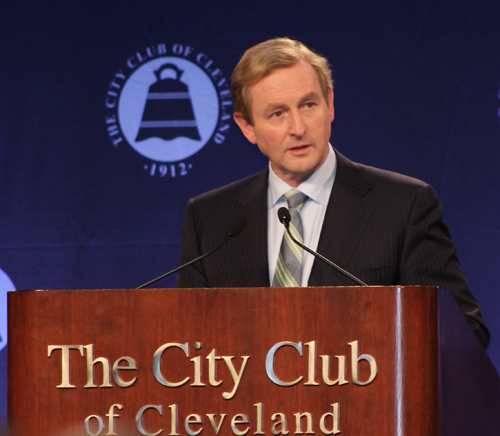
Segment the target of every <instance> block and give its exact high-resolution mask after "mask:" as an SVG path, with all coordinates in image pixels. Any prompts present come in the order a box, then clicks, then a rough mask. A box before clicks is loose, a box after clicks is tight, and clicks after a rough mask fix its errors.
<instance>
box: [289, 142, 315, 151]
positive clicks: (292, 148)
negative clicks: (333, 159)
mask: <svg viewBox="0 0 500 436" xmlns="http://www.w3.org/2000/svg"><path fill="white" fill-rule="evenodd" d="M308 147H310V146H309V145H308V144H305V145H297V146H295V147H291V148H289V151H301V150H305V149H306V148H308Z"/></svg>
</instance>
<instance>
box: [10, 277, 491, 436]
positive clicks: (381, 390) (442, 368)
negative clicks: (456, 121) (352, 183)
mask: <svg viewBox="0 0 500 436" xmlns="http://www.w3.org/2000/svg"><path fill="white" fill-rule="evenodd" d="M8 301H9V405H8V407H9V425H10V428H11V432H12V435H14V436H25V435H26V436H27V435H30V436H38V435H40V436H42V435H43V436H48V435H50V436H54V435H61V436H62V435H89V434H90V435H98V434H100V435H141V434H143V435H158V434H161V435H172V436H177V435H189V436H193V435H198V434H201V435H202V436H204V435H216V434H218V435H238V436H241V435H273V434H289V435H296V434H318V435H322V434H341V435H345V436H351V435H352V436H354V435H356V436H360V435H377V436H378V435H380V436H388V435H397V436H422V435H426V436H429V435H440V436H442V435H454V436H460V435H471V434H473V435H480V436H489V435H498V434H500V384H499V378H498V374H497V372H496V370H495V368H494V367H493V365H492V363H491V361H490V360H489V358H488V356H487V354H486V352H485V351H484V350H483V349H482V347H481V346H480V345H479V342H478V341H477V339H476V337H475V335H474V334H473V332H472V330H471V329H470V328H469V326H468V325H467V322H466V320H465V318H464V316H463V315H462V314H461V313H460V311H459V310H458V308H457V306H456V303H455V301H454V300H453V298H452V297H451V296H450V295H449V293H448V292H446V291H442V290H438V289H436V288H429V287H417V286H416V287H339V288H328V287H324V288H294V289H279V288H262V289H144V290H78V291H17V292H12V293H9V296H8Z"/></svg>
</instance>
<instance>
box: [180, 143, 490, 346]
mask: <svg viewBox="0 0 500 436" xmlns="http://www.w3.org/2000/svg"><path fill="white" fill-rule="evenodd" d="M336 154H337V174H336V178H335V183H334V186H333V189H332V193H331V196H330V201H329V204H328V207H327V210H326V215H325V219H324V223H323V228H322V230H321V236H320V240H319V244H318V249H317V251H318V252H319V253H321V254H322V255H323V256H325V257H326V258H328V259H330V260H332V261H333V262H335V263H336V264H337V265H339V266H341V267H342V268H344V269H346V270H347V271H349V272H350V273H352V274H354V275H355V276H356V277H358V278H360V279H361V280H363V281H364V282H365V283H367V284H369V285H427V286H440V287H442V288H444V289H447V290H448V291H449V292H451V294H452V295H453V296H454V298H455V300H456V301H457V303H458V305H459V306H460V308H461V310H462V311H463V312H464V314H465V316H466V317H467V319H468V321H469V323H470V324H471V326H472V328H473V329H474V331H475V332H476V334H477V335H478V337H479V339H480V341H481V343H482V344H483V346H485V347H486V346H487V345H488V343H489V332H488V329H487V328H486V326H485V325H484V322H483V319H482V316H481V313H480V310H479V306H478V305H477V303H476V301H475V299H474V297H473V295H472V293H471V291H470V290H469V286H468V283H467V280H466V279H465V277H464V275H463V272H462V270H461V268H460V264H459V262H458V259H457V257H456V255H455V246H454V245H453V243H452V242H451V240H450V235H449V231H448V228H447V227H446V224H445V223H444V221H443V218H442V215H443V214H442V207H441V204H440V203H439V200H438V198H437V195H436V193H435V192H434V190H433V189H432V187H431V186H429V185H428V184H426V183H424V182H422V181H420V180H416V179H413V178H410V177H406V176H403V175H400V174H396V173H392V172H389V171H384V170H380V169H377V168H373V167H368V166H365V165H361V164H357V163H354V162H352V161H350V160H349V159H347V158H346V157H344V156H342V155H341V154H340V153H338V152H336ZM267 186H268V170H265V171H262V172H260V173H258V174H255V175H253V176H250V177H247V178H245V179H242V180H239V181H237V182H234V183H232V184H230V185H227V186H225V187H222V188H219V189H215V190H213V191H210V192H207V193H205V194H203V195H201V196H199V197H196V198H194V199H191V200H190V201H189V203H188V205H187V208H186V212H185V217H184V228H183V230H182V241H181V264H182V263H185V262H187V261H189V260H191V259H194V258H195V257H197V256H199V255H201V254H203V253H207V252H208V251H210V250H212V249H213V248H214V247H216V246H217V245H218V244H220V243H221V242H222V240H223V239H224V238H225V237H226V235H227V230H226V229H227V227H228V225H229V223H230V221H231V220H232V219H233V218H234V217H235V216H237V215H243V216H245V217H246V218H247V222H248V224H247V226H246V227H245V228H244V229H243V231H242V232H241V234H240V235H239V236H237V237H235V238H231V239H230V240H229V241H228V243H227V244H226V245H225V246H224V247H223V248H221V249H220V250H219V251H218V252H216V253H215V254H213V255H211V256H209V257H207V258H206V259H204V260H203V261H201V262H198V263H197V264H195V265H194V266H190V267H188V268H186V269H184V270H183V271H181V272H180V273H179V276H178V279H177V286H178V287H192V288H198V287H266V286H270V283H269V267H268V259H267ZM276 219H277V218H276ZM341 285H344V286H351V285H355V283H353V282H352V280H350V279H349V278H347V277H345V276H343V275H342V274H340V273H339V272H337V271H336V270H334V269H333V268H331V267H330V266H328V265H326V264H324V263H323V262H321V261H320V260H318V259H316V260H315V261H314V264H313V268H312V271H311V276H310V278H309V286H341Z"/></svg>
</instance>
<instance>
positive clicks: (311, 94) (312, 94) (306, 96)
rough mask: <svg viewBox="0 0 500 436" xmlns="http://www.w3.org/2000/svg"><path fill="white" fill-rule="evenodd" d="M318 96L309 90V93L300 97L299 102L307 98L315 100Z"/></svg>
mask: <svg viewBox="0 0 500 436" xmlns="http://www.w3.org/2000/svg"><path fill="white" fill-rule="evenodd" d="M317 98H319V95H318V94H316V93H315V92H314V91H311V92H310V93H309V94H307V95H305V96H304V97H302V98H301V100H300V102H301V103H303V102H305V101H307V100H315V99H317Z"/></svg>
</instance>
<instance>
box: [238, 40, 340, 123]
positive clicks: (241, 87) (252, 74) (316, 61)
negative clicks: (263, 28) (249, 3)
mask: <svg viewBox="0 0 500 436" xmlns="http://www.w3.org/2000/svg"><path fill="white" fill-rule="evenodd" d="M299 61H305V62H308V63H310V64H311V66H312V67H313V68H314V69H315V70H316V73H317V74H318V79H319V82H320V85H321V90H322V92H323V96H324V97H325V100H326V101H327V103H328V95H329V92H330V89H333V79H332V72H331V70H330V67H329V65H328V61H327V60H326V58H324V57H323V56H320V55H318V54H316V53H314V52H313V51H312V50H310V49H309V48H307V47H306V46H305V45H304V44H302V43H301V42H299V41H296V40H293V39H290V38H274V39H270V40H268V41H264V42H261V43H260V44H257V45H255V46H253V47H251V48H249V49H248V50H247V51H246V52H245V53H244V54H243V57H242V58H241V59H240V61H239V62H238V65H236V68H235V69H234V71H233V75H232V77H231V96H232V99H233V105H234V111H235V112H239V113H241V115H242V117H243V118H244V119H245V120H246V121H247V122H248V123H250V124H252V125H253V119H252V110H251V107H250V103H251V102H250V101H249V98H248V88H249V87H250V86H251V85H254V84H255V83H257V82H259V81H260V80H262V79H263V78H265V77H267V76H269V75H270V74H271V73H272V72H273V71H275V70H276V69H278V68H287V67H292V66H294V65H295V64H296V63H297V62H299Z"/></svg>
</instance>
